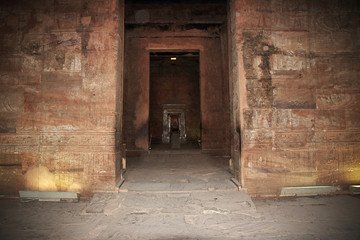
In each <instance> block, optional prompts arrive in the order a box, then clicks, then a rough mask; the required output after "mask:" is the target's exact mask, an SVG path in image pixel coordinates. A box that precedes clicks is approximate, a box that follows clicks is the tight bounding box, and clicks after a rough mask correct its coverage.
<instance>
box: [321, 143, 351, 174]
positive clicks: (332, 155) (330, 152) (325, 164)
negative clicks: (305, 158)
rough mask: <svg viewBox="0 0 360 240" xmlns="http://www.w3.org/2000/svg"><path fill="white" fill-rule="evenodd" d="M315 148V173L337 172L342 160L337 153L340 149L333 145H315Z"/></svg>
mask: <svg viewBox="0 0 360 240" xmlns="http://www.w3.org/2000/svg"><path fill="white" fill-rule="evenodd" d="M315 148H316V153H315V157H316V170H317V171H338V170H339V165H340V164H341V161H342V159H340V158H339V157H340V155H339V153H340V152H341V149H344V148H338V147H337V145H336V144H333V143H317V144H316V145H315Z"/></svg>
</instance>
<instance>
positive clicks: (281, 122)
mask: <svg viewBox="0 0 360 240" xmlns="http://www.w3.org/2000/svg"><path fill="white" fill-rule="evenodd" d="M272 117H273V120H272V127H273V129H281V130H282V131H284V130H287V129H288V130H290V129H291V120H292V119H291V118H292V111H291V110H290V109H275V110H273V114H272Z"/></svg>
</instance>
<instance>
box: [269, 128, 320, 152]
mask: <svg viewBox="0 0 360 240" xmlns="http://www.w3.org/2000/svg"><path fill="white" fill-rule="evenodd" d="M314 136H315V133H314V132H313V131H304V132H275V136H274V146H275V147H276V149H281V150H287V149H288V150H296V149H297V150H303V149H307V150H309V149H313V148H314Z"/></svg>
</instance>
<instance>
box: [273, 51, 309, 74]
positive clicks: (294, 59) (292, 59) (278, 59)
mask: <svg viewBox="0 0 360 240" xmlns="http://www.w3.org/2000/svg"><path fill="white" fill-rule="evenodd" d="M270 64H271V69H272V70H274V71H279V70H283V71H284V70H286V71H300V70H305V69H307V68H309V67H310V60H309V59H308V58H306V57H305V56H296V55H293V56H291V55H290V56H288V55H283V54H273V55H271V59H270Z"/></svg>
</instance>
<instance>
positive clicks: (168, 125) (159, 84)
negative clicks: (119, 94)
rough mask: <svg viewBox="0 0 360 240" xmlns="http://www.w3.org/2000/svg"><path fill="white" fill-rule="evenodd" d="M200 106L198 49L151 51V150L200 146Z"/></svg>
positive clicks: (195, 147)
mask: <svg viewBox="0 0 360 240" xmlns="http://www.w3.org/2000/svg"><path fill="white" fill-rule="evenodd" d="M200 108H201V103H200V64H199V52H198V51H173V52H170V51H169V52H168V51H157V52H150V104H149V146H150V149H151V150H167V149H180V150H181V149H187V150H188V149H201V111H200V110H201V109H200Z"/></svg>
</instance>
